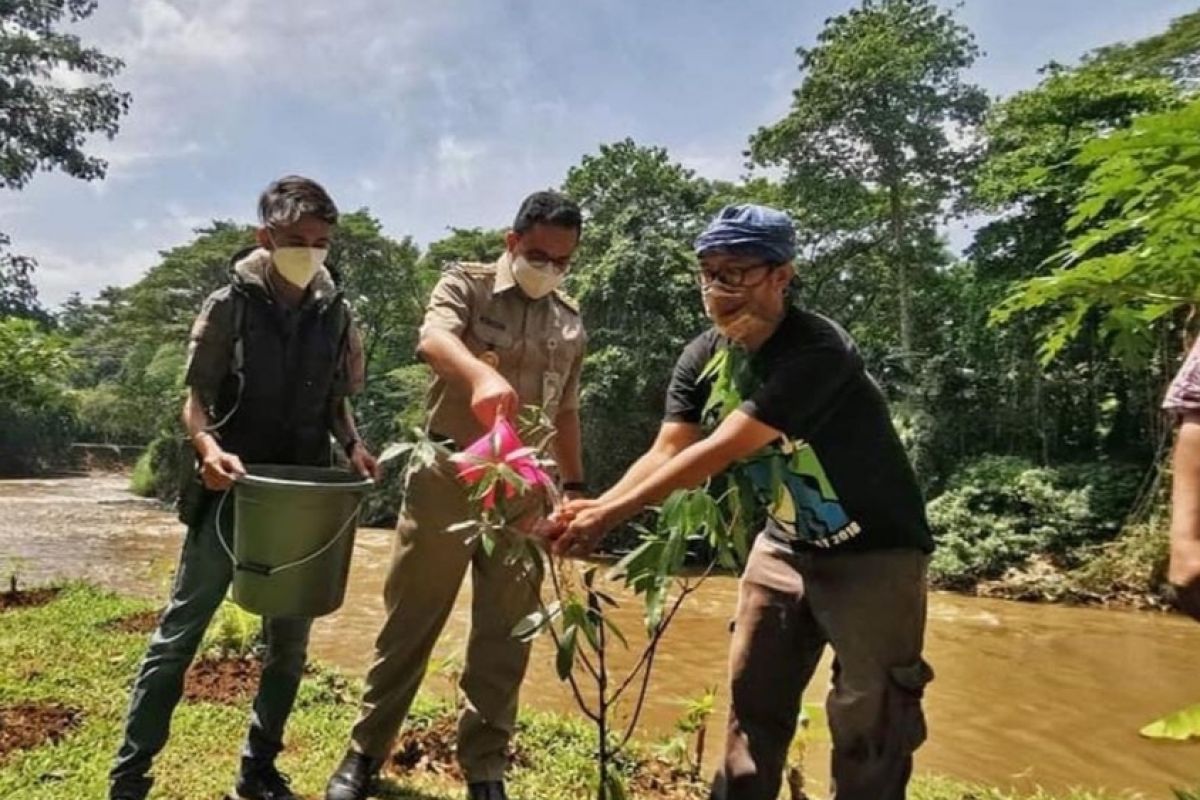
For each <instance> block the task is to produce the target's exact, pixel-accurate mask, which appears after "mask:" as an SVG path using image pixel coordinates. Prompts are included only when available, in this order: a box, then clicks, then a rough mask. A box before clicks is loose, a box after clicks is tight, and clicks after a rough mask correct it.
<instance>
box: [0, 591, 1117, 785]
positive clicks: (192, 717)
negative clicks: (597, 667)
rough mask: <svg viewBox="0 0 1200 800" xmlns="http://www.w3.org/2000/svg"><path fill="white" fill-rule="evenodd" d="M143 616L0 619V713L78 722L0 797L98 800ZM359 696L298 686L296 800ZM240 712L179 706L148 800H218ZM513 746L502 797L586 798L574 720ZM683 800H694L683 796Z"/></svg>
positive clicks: (11, 762)
mask: <svg viewBox="0 0 1200 800" xmlns="http://www.w3.org/2000/svg"><path fill="white" fill-rule="evenodd" d="M148 608H150V605H148V604H146V603H144V602H139V601H134V600H130V599H127V598H122V597H118V596H114V595H112V594H107V593H104V592H102V591H100V590H97V589H95V588H92V587H89V586H85V585H79V584H73V585H69V586H67V587H66V589H65V591H64V592H63V593H62V594H61V595H59V597H58V599H57V600H55V601H54V602H53V603H51V604H49V605H47V606H43V607H41V608H34V609H23V610H19V611H10V612H6V613H3V614H0V653H4V654H6V655H5V657H4V658H3V659H0V705H8V704H10V703H14V702H18V701H24V700H33V701H39V700H46V701H50V700H53V701H56V702H59V703H63V704H66V705H69V706H73V707H76V708H79V709H81V710H82V711H83V712H84V714H85V718H84V720H83V722H82V724H81V725H80V726H79V727H77V728H76V729H75V730H73V731H72V732H71V733H70V734H68V736H67V738H66V739H64V740H63V741H62V742H60V743H59V744H58V745H55V746H42V747H39V748H36V749H33V750H26V751H20V752H17V753H14V754H12V755H10V757H9V758H7V759H6V760H5V761H3V762H0V797H3V798H5V799H6V800H59V799H60V798H66V797H73V798H74V797H77V798H88V800H91V799H92V798H103V797H105V791H106V786H107V781H106V774H107V771H108V768H109V765H110V763H111V759H112V756H113V753H114V752H115V751H116V748H117V745H118V743H119V740H120V733H121V731H120V727H121V721H122V718H123V716H124V713H125V707H126V704H127V702H128V691H129V684H130V681H131V680H132V678H133V675H134V673H135V671H136V669H137V665H138V662H139V660H140V659H141V656H142V652H143V649H144V647H145V643H146V636H145V635H143V634H125V633H116V632H111V631H108V630H105V629H104V628H103V627H102V626H103V624H104V623H105V622H107V621H109V620H112V619H116V618H119V617H122V616H124V615H126V614H130V613H132V612H135V611H144V610H147V609H148ZM10 654H15V656H16V657H13V655H10ZM358 696H359V687H358V685H357V684H355V683H353V682H350V681H347V680H346V679H345V678H343V677H342V676H341V675H339V674H338V673H336V672H333V671H330V670H325V669H319V670H318V671H317V674H316V675H315V676H314V677H310V678H307V679H306V680H305V681H304V684H303V685H302V687H301V692H300V697H299V699H298V701H297V704H296V709H295V712H294V713H293V716H292V719H291V721H290V723H289V726H288V749H287V751H285V752H284V754H283V755H282V756H281V757H280V768H281V769H282V770H283V771H284V772H286V773H288V774H289V775H291V776H292V777H293V779H294V783H295V786H296V787H297V788H298V789H299V790H300V791H301V792H303V793H304V794H305V795H306V796H308V797H313V798H315V797H319V796H320V794H321V792H322V790H323V788H324V785H325V781H326V779H327V778H328V776H329V772H330V770H332V769H333V767H334V766H335V765H336V763H337V761H338V759H339V758H340V757H341V755H342V752H343V750H344V748H345V746H346V736H347V733H348V731H349V729H350V725H351V723H352V722H353V719H354V716H355V712H356V703H357V699H358ZM248 713H249V703H246V704H245V705H244V706H240V707H232V706H218V705H211V704H203V703H197V704H193V703H183V704H181V705H180V707H179V709H178V711H177V713H176V715H175V719H174V723H173V726H172V737H171V741H170V743H169V744H168V746H167V749H166V750H165V751H164V752H163V754H162V756H161V757H160V758H159V760H158V762H157V764H156V767H155V772H156V774H157V775H158V776H160V777H159V783H158V785H157V786H156V787H155V790H154V792H153V793H152V795H151V798H152V800H200V799H207V798H218V797H220V796H221V794H222V792H224V791H225V790H227V789H228V787H229V785H230V784H231V782H232V778H233V775H234V772H235V770H236V768H237V760H238V750H239V744H240V741H241V737H242V736H243V735H244V731H245V727H246V724H247V715H248ZM446 713H448V709H447V707H446V705H445V703H444V702H442V701H437V700H430V699H420V700H418V703H417V706H416V708H414V710H413V714H412V719H411V722H412V723H413V724H417V725H419V724H421V723H422V722H427V721H430V720H432V719H434V718H437V717H439V716H442V715H445V714H446ZM519 740H520V749H521V751H522V752H523V753H524V754H525V759H526V763H524V764H522V765H521V766H519V767H517V768H515V769H514V771H513V774H512V776H511V780H510V789H511V792H510V794H512V795H513V796H514V797H517V798H521V800H550V799H551V798H553V799H554V800H563V799H566V798H587V797H589V796H591V792H590V791H589V789H588V786H589V785H590V783H591V781H590V774H591V762H590V760H589V752H590V748H589V744H590V742H591V731H590V729H589V728H587V727H585V726H584V725H582V724H581V723H580V722H579V721H577V720H574V719H566V718H563V717H559V716H555V715H552V714H547V713H541V712H528V713H525V714H523V715H522V719H521V730H520V733H519ZM639 752H643V753H644V752H645V749H642V750H640V751H639ZM625 766H626V768H627V769H628V768H631V767H632V765H630V764H627V765H625ZM822 767H823V765H822ZM381 796H382V797H388V798H392V799H397V798H412V799H413V800H458V799H459V798H461V797H462V796H463V793H462V788H461V787H460V786H457V785H454V784H453V783H451V782H448V781H447V780H445V779H441V778H439V777H437V776H430V777H424V778H420V779H413V780H403V781H399V782H398V783H396V784H395V785H394V786H393V788H391V789H390V790H389V791H388V792H387V793H386V794H384V795H381ZM683 796H684V795H683V794H680V795H679V797H683ZM691 796H702V795H701V794H699V793H698V791H697V787H692V795H691ZM910 796H911V797H913V798H914V800H1018V798H1017V797H1016V796H1012V795H1008V794H1005V793H1002V792H999V791H997V790H994V789H988V788H985V787H977V786H970V785H966V784H963V783H960V782H957V781H951V780H947V779H942V778H934V777H925V778H922V779H920V780H918V781H917V782H916V784H915V785H914V788H913V791H912V792H911V793H910ZM1029 800H1110V798H1108V797H1106V796H1102V795H1096V794H1088V793H1077V794H1070V795H1067V796H1060V797H1058V798H1052V797H1050V796H1049V795H1035V796H1034V797H1031V798H1029Z"/></svg>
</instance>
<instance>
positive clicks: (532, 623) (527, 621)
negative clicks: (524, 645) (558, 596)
mask: <svg viewBox="0 0 1200 800" xmlns="http://www.w3.org/2000/svg"><path fill="white" fill-rule="evenodd" d="M561 611H562V606H561V605H560V604H559V603H558V602H554V603H551V604H550V605H549V606H547V607H545V608H539V609H538V610H537V611H534V612H533V613H532V614H528V615H527V616H525V617H524V618H522V619H521V621H520V622H518V623H517V624H516V625H514V626H513V629H512V636H513V638H515V639H520V640H521V641H523V642H528V641H531V640H532V639H534V638H535V637H536V636H537V635H538V634H540V633H541V632H542V631H544V630H545V629H546V625H547V623H549V622H552V621H553V620H554V618H555V617H557V616H558V615H559V613H560V612H561Z"/></svg>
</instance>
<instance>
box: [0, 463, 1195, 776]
mask: <svg viewBox="0 0 1200 800" xmlns="http://www.w3.org/2000/svg"><path fill="white" fill-rule="evenodd" d="M125 484H126V481H125V479H124V478H122V477H120V476H99V477H90V478H64V479H52V480H19V481H0V572H2V573H3V574H0V577H3V578H7V574H8V573H9V572H11V571H12V570H13V569H16V570H18V571H19V573H20V575H21V576H22V577H23V578H24V579H25V580H26V581H28V582H30V583H36V582H40V581H44V580H49V579H55V578H86V579H88V580H92V581H95V582H97V583H99V584H101V585H104V586H107V587H111V588H112V589H115V590H118V591H121V592H128V593H132V594H136V595H140V596H143V597H147V598H151V599H160V598H164V597H165V594H166V591H167V586H168V582H169V579H170V575H171V569H172V567H173V565H174V560H175V558H176V556H177V555H178V550H179V546H180V537H181V533H182V528H181V526H180V525H179V524H178V523H177V522H176V521H175V519H174V516H173V515H172V514H171V513H169V512H166V511H164V510H162V509H161V508H159V507H158V506H156V505H155V504H153V503H150V502H147V501H143V500H139V499H137V498H134V497H132V496H131V495H129V494H128V493H127V492H126V491H125ZM390 548H391V532H390V531H385V530H376V529H368V530H364V531H361V532H360V534H359V538H358V543H357V546H356V550H355V556H354V564H353V568H352V572H351V585H350V590H349V596H348V599H347V603H346V605H345V607H344V608H343V609H342V610H341V611H339V612H338V613H337V614H335V615H332V616H330V617H326V618H324V619H322V620H319V621H318V622H317V625H316V629H315V633H314V637H313V648H312V649H313V654H314V655H315V656H316V657H317V658H319V659H322V660H324V661H326V662H329V663H332V664H336V665H338V666H340V667H342V668H344V669H345V670H347V671H348V672H350V673H355V674H361V673H362V672H363V671H364V670H365V668H366V667H367V666H368V664H369V663H370V659H371V644H372V642H373V639H374V636H375V633H376V631H377V630H378V628H379V625H380V623H381V621H382V609H381V601H380V594H381V587H382V584H383V579H384V575H385V572H386V568H387V563H388V558H389V552H390ZM469 595H470V585H469V582H468V583H467V585H466V586H465V587H464V590H463V592H462V595H461V596H460V597H459V601H458V604H457V605H456V607H455V610H454V615H453V617H452V619H451V621H450V623H449V625H448V626H447V630H446V633H445V634H444V636H443V639H442V642H441V643H440V644H439V650H438V654H439V656H441V657H448V658H450V659H451V660H453V658H455V657H461V653H462V651H463V645H464V643H465V641H466V635H467V632H468V623H469V613H470V599H469ZM736 600H737V585H736V582H735V581H734V580H733V579H730V578H723V577H722V578H713V579H710V580H709V581H708V582H707V583H706V584H705V585H704V586H703V587H702V588H701V589H700V591H699V592H698V593H697V594H696V595H694V596H693V597H692V598H689V602H688V604H687V605H686V606H685V607H684V608H683V610H681V612H680V614H679V616H678V618H677V620H676V622H675V623H674V625H673V626H672V628H671V630H670V632H669V633H668V635H667V637H666V639H665V642H664V647H663V650H662V653H661V655H660V657H659V661H658V664H657V666H656V670H655V680H654V683H653V685H652V691H651V692H650V700H649V703H648V706H647V709H646V713H645V716H644V719H643V723H642V728H643V734H644V735H647V736H649V735H657V734H659V733H663V732H667V731H669V730H670V728H671V726H672V723H673V722H674V720H675V719H676V718H677V717H678V716H679V715H680V713H681V710H682V708H681V705H682V702H683V701H684V700H686V699H687V698H690V697H694V696H695V695H697V694H698V693H700V692H702V691H703V690H704V688H705V687H706V686H718V687H723V685H724V683H725V673H726V669H725V656H726V645H727V642H728V622H729V618H730V616H731V615H732V614H733V610H734V605H735V603H736ZM626 606H627V610H625V611H624V612H623V615H622V619H621V621H622V623H623V624H622V629H623V630H624V631H625V632H626V634H627V635H630V636H631V638H632V637H636V635H637V633H638V631H639V630H640V622H639V618H638V613H637V605H636V603H635V602H632V601H630V602H627V603H626ZM631 643H632V642H631ZM927 657H928V659H929V661H930V662H932V664H933V665H934V668H935V669H936V670H937V673H938V677H937V680H936V681H935V683H934V684H932V685H931V687H930V692H929V699H928V714H929V723H930V731H931V733H930V739H929V742H928V743H927V744H926V745H925V746H924V747H923V748H922V749H921V751H920V752H919V754H918V759H917V761H918V763H917V768H918V770H922V771H936V772H941V773H944V774H948V775H952V776H955V777H959V778H964V779H971V780H979V781H985V782H989V783H995V784H1000V785H1006V786H1014V787H1017V788H1022V789H1029V788H1032V787H1034V786H1036V785H1041V786H1045V787H1047V788H1049V789H1054V790H1061V789H1064V788H1067V787H1072V786H1082V787H1088V788H1099V787H1107V788H1110V789H1129V790H1133V791H1136V792H1139V793H1141V794H1142V796H1144V797H1147V798H1150V797H1168V796H1169V792H1168V791H1167V787H1168V786H1169V785H1171V784H1174V785H1186V784H1190V785H1192V786H1197V785H1200V743H1197V744H1193V745H1189V744H1166V743H1157V742H1150V741H1146V740H1144V739H1141V738H1139V737H1138V736H1137V730H1138V728H1139V727H1141V725H1143V724H1145V723H1146V722H1147V721H1149V720H1150V719H1152V718H1155V717H1156V716H1159V715H1161V714H1164V713H1166V712H1169V711H1172V710H1175V709H1178V708H1181V707H1183V706H1185V705H1188V704H1191V703H1195V702H1200V626H1197V625H1194V624H1191V623H1189V622H1188V621H1186V620H1183V619H1180V618H1177V617H1173V616H1167V615H1162V614H1155V613H1141V612H1130V611H1119V610H1103V609H1079V608H1067V607H1061V606H1051V605H1032V604H1019V603H1010V602H1005V601H997V600H984V599H977V598H968V597H961V596H957V595H950V594H938V595H935V596H934V597H933V599H932V603H931V606H930V625H929V634H928V648H927ZM628 661H629V658H628V657H626V658H625V659H620V660H618V671H620V666H621V664H622V663H624V664H626V665H627V664H628ZM827 676H828V664H826V665H823V666H822V668H821V669H820V670H819V672H818V678H817V679H816V680H815V681H814V685H813V686H812V687H810V689H809V694H808V696H807V697H806V700H808V701H819V700H820V699H821V697H822V696H823V694H824V692H825V690H826V688H827V686H828V681H827ZM449 685H450V681H449V680H448V679H447V677H446V676H445V675H444V674H431V675H430V676H429V678H428V679H427V686H428V687H429V688H431V689H433V690H436V691H443V692H445V691H448V690H449V689H448V687H449ZM523 691H524V695H523V696H524V698H525V701H526V702H528V703H530V704H532V705H534V706H537V707H541V708H549V709H557V710H568V709H570V708H571V707H572V706H571V700H570V697H569V694H568V693H567V691H565V690H564V688H563V686H562V685H561V684H560V683H559V682H558V680H557V678H556V677H555V675H554V668H553V656H552V655H551V652H550V648H549V646H548V644H547V643H546V642H539V643H538V645H537V648H536V650H535V653H534V657H533V667H532V668H531V670H530V675H529V677H528V679H527V682H526V685H525V688H524V690H523ZM721 695H722V699H721V700H720V701H719V705H720V704H723V703H724V696H725V693H724V691H723V688H722V692H721ZM719 716H720V718H719V719H716V720H715V722H714V724H715V725H716V726H718V727H720V726H723V724H724V715H723V714H721V715H719ZM712 738H713V739H715V740H716V744H717V746H719V741H720V738H721V737H720V736H719V735H718V736H715V737H712ZM715 752H716V749H715V748H713V749H710V751H709V755H708V761H709V763H711V762H712V761H713V759H714V757H715ZM825 763H826V762H825V753H824V752H822V751H821V750H820V749H819V748H818V750H817V752H815V753H814V754H813V755H812V756H811V757H810V761H809V769H810V771H811V772H812V773H813V777H814V778H818V779H819V777H820V776H823V775H824V773H825V771H826V767H825Z"/></svg>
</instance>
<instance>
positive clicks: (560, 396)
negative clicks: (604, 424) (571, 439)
mask: <svg viewBox="0 0 1200 800" xmlns="http://www.w3.org/2000/svg"><path fill="white" fill-rule="evenodd" d="M432 330H444V331H447V332H449V333H452V334H454V335H455V336H457V337H458V338H459V339H461V340H462V341H463V343H464V344H466V346H467V348H468V349H469V350H470V351H471V352H472V353H474V354H475V356H476V357H477V358H479V359H481V360H482V361H484V362H485V363H487V364H490V365H491V366H492V367H494V368H495V369H496V370H497V371H498V372H499V373H500V374H501V375H502V376H503V377H504V379H505V380H507V381H508V382H509V383H510V384H511V385H512V387H513V389H514V390H515V391H516V393H517V397H518V398H520V401H521V405H522V406H528V405H536V406H540V407H541V408H542V410H543V411H544V412H545V414H546V416H547V417H549V418H550V419H551V420H554V419H555V417H556V416H557V415H558V414H560V413H562V412H563V411H568V410H572V409H578V408H579V371H580V368H581V367H582V364H583V354H584V348H585V344H586V335H585V333H584V330H583V323H582V321H581V320H580V318H579V309H578V308H577V307H576V306H575V304H574V302H572V301H571V300H570V299H569V298H568V297H567V296H566V295H564V294H562V293H560V292H558V291H554V292H551V293H550V294H549V295H547V296H546V297H542V298H539V299H537V300H531V299H529V297H528V296H527V295H526V294H525V293H524V292H522V291H521V289H520V287H518V286H517V285H516V283H515V281H514V280H513V276H512V270H511V267H510V263H509V257H508V254H505V255H503V256H501V257H500V260H499V261H497V262H496V263H494V264H474V263H471V264H455V265H452V266H450V267H448V268H447V270H446V272H445V273H444V274H443V275H442V277H441V280H439V281H438V283H437V286H435V287H434V289H433V295H432V296H431V297H430V299H429V305H428V307H427V308H426V310H425V322H424V324H423V325H422V327H421V334H422V335H425V334H426V333H428V332H430V331H432ZM430 408H431V413H432V418H431V419H430V423H429V429H430V431H431V432H433V433H435V434H440V435H443V436H449V437H451V438H452V439H454V440H455V442H457V443H458V445H459V446H464V445H467V444H469V443H471V442H472V441H474V440H475V439H477V438H479V437H480V436H482V435H483V433H484V427H483V426H482V425H480V424H479V422H478V420H476V419H475V415H474V414H472V413H471V394H470V390H469V389H468V388H466V387H463V386H454V385H452V384H450V383H448V382H446V381H445V380H444V379H442V378H441V377H438V378H437V379H436V380H435V381H434V385H433V389H432V391H431V393H430Z"/></svg>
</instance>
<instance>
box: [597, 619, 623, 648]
mask: <svg viewBox="0 0 1200 800" xmlns="http://www.w3.org/2000/svg"><path fill="white" fill-rule="evenodd" d="M600 624H601V625H603V626H604V629H605V630H607V631H608V632H609V633H611V634H612V635H613V636H615V637H617V640H618V641H619V642H620V643H621V644H622V645H623V646H624V647H625V649H626V650H628V649H629V640H628V639H626V638H625V634H623V633H621V629H620V628H618V627H617V623H615V622H613V621H612V620H611V619H609V618H608V617H603V618H602V619H601V620H600Z"/></svg>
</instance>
